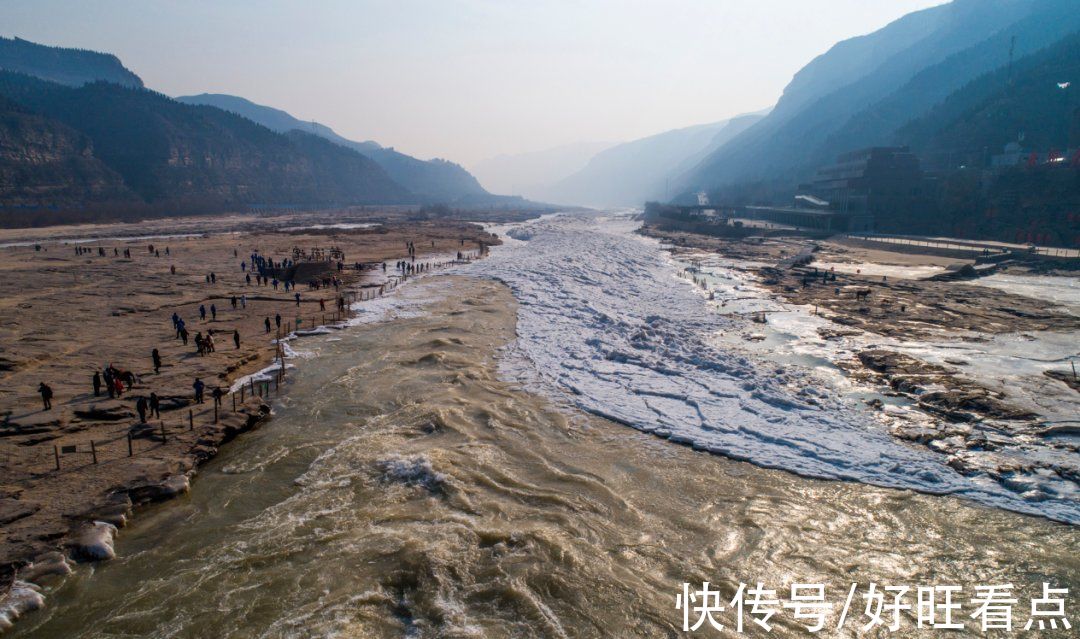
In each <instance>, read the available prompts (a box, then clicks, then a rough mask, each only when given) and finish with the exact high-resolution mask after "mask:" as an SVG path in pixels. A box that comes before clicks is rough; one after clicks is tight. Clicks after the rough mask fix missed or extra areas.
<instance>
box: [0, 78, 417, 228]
mask: <svg viewBox="0 0 1080 639" xmlns="http://www.w3.org/2000/svg"><path fill="white" fill-rule="evenodd" d="M0 98H2V100H3V101H2V102H0V114H2V115H3V118H4V123H5V124H4V126H3V128H2V129H0V148H3V149H4V151H3V162H4V167H5V168H4V170H3V172H2V173H0V210H2V211H3V212H4V215H5V216H6V219H5V223H10V222H11V220H10V219H7V218H12V217H13V216H15V213H13V211H19V210H24V209H27V208H29V209H37V210H41V211H50V210H54V211H55V210H60V209H71V208H73V209H81V210H91V209H95V208H109V207H113V208H114V209H116V208H117V207H119V208H120V209H123V208H124V207H134V208H133V209H132V210H136V209H137V210H141V211H144V212H145V211H150V212H154V211H166V210H168V211H169V212H171V213H172V214H179V213H203V212H213V211H224V210H240V209H245V208H248V207H252V206H256V207H263V206H269V207H282V206H300V207H325V206H347V205H354V204H396V203H406V202H409V201H411V200H412V199H413V198H414V196H413V194H412V193H410V192H409V191H408V190H407V189H406V188H404V187H402V186H401V185H400V184H398V183H397V182H395V181H394V180H392V179H391V178H390V177H389V176H388V175H387V174H386V172H385V171H384V170H383V169H382V168H381V167H380V166H379V165H378V164H377V163H376V162H375V161H373V160H371V159H370V158H368V157H365V156H364V155H361V154H360V153H357V152H356V151H353V150H350V149H347V148H345V147H342V146H340V145H337V144H334V143H332V142H330V141H328V140H325V139H323V138H320V137H317V136H314V135H311V134H307V133H302V132H299V131H291V132H289V133H287V134H281V133H277V132H274V131H271V130H270V129H267V128H266V127H263V126H261V125H258V124H255V123H254V122H251V121H250V120H247V119H245V118H243V117H240V116H238V115H235V114H232V113H227V112H225V111H222V110H220V109H216V108H212V107H205V106H191V105H186V104H181V103H179V102H176V101H174V100H172V99H170V98H168V97H166V96H164V95H161V94H159V93H154V92H152V91H147V90H145V89H139V88H128V87H123V86H120V85H116V84H112V83H107V82H95V83H91V84H87V85H84V86H81V87H75V88H73V87H68V86H63V85H59V84H56V83H52V82H47V81H43V80H41V79H38V78H33V77H30V76H26V75H22V74H16V73H9V72H0ZM114 205H115V206H114Z"/></svg>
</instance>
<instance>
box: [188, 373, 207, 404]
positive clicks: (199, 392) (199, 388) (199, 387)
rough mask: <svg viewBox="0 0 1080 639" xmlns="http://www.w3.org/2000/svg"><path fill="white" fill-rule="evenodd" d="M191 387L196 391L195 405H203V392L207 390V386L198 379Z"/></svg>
mask: <svg viewBox="0 0 1080 639" xmlns="http://www.w3.org/2000/svg"><path fill="white" fill-rule="evenodd" d="M191 387H192V388H194V389H195V403H196V404H201V403H203V390H204V389H205V388H206V384H203V381H202V380H201V379H199V378H198V377H196V378H195V383H194V384H192V385H191Z"/></svg>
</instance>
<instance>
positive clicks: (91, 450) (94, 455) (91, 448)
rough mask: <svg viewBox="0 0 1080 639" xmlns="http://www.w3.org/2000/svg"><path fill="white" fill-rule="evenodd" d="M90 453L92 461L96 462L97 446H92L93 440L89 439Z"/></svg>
mask: <svg viewBox="0 0 1080 639" xmlns="http://www.w3.org/2000/svg"><path fill="white" fill-rule="evenodd" d="M90 455H92V456H93V458H94V463H95V464H96V463H97V446H94V440H92V439H91V440H90Z"/></svg>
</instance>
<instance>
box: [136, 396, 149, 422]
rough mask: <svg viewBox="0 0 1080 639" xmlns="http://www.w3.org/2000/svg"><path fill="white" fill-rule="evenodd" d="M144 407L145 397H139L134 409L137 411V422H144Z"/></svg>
mask: <svg viewBox="0 0 1080 639" xmlns="http://www.w3.org/2000/svg"><path fill="white" fill-rule="evenodd" d="M146 409H147V404H146V398H145V397H140V398H139V401H137V402H135V411H136V412H138V413H139V423H140V424H145V423H146Z"/></svg>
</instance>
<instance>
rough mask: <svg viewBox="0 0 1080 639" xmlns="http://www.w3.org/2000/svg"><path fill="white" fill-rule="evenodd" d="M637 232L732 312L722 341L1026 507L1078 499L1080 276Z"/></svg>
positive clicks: (798, 242) (802, 244)
mask: <svg viewBox="0 0 1080 639" xmlns="http://www.w3.org/2000/svg"><path fill="white" fill-rule="evenodd" d="M643 233H644V234H646V235H652V236H654V237H657V238H658V239H660V240H661V241H662V242H664V243H665V245H666V246H667V247H668V250H669V251H670V253H671V254H672V256H673V257H674V259H675V260H676V262H677V263H678V264H679V265H680V267H679V268H680V269H682V270H683V276H684V277H685V278H686V279H688V280H692V281H693V283H694V284H695V285H696V286H697V287H698V289H699V292H700V294H701V295H702V296H704V297H706V299H707V300H708V301H707V306H708V307H709V309H710V311H709V312H711V313H717V314H719V315H722V316H725V317H727V318H729V320H730V321H731V322H732V323H733V326H731V327H730V328H729V329H728V330H725V331H724V332H723V334H722V335H719V336H718V338H717V340H718V341H719V342H720V343H722V344H723V345H724V347H725V348H728V349H733V350H735V351H738V352H746V353H747V354H748V355H751V356H754V357H759V358H761V357H764V358H765V359H767V360H771V361H776V362H780V363H784V364H791V363H794V364H797V365H801V366H807V367H812V368H814V369H816V370H818V371H819V372H821V373H822V374H823V375H824V382H825V383H824V384H823V385H822V388H823V389H825V392H827V393H828V394H830V395H834V396H845V397H848V398H849V399H851V400H853V401H856V402H858V403H861V404H864V405H865V408H868V409H869V411H870V412H869V415H867V416H866V417H865V419H868V420H870V421H874V422H878V423H880V424H882V425H884V426H885V427H886V428H887V429H888V432H890V433H891V434H892V435H893V436H894V437H896V438H897V439H899V440H902V441H905V442H909V443H910V444H911V445H914V446H925V447H926V448H927V449H929V450H931V451H934V452H935V453H936V454H938V455H940V459H941V461H942V462H943V463H946V464H948V466H949V467H951V468H953V469H955V470H956V471H957V472H958V473H960V474H962V475H963V476H965V477H970V478H972V479H973V480H975V481H986V480H990V481H992V482H995V483H998V484H1000V485H1001V486H1002V487H1004V488H1005V489H1006V490H1007V491H1008V492H1010V493H1013V494H1015V495H1017V496H1019V497H1020V498H1021V499H1023V500H1025V501H1028V502H1029V503H1030V509H1031V511H1032V512H1039V511H1040V506H1039V504H1040V503H1043V504H1045V503H1046V501H1047V500H1060V503H1062V504H1063V505H1064V504H1068V503H1070V502H1071V501H1073V500H1074V497H1073V495H1075V494H1076V493H1077V490H1078V488H1080V463H1078V462H1077V459H1078V458H1077V452H1078V450H1080V441H1078V440H1077V439H1076V437H1075V436H1074V435H1075V432H1076V430H1075V429H1076V426H1077V422H1076V415H1077V413H1078V411H1080V395H1078V394H1077V392H1076V388H1077V386H1076V385H1075V384H1070V383H1069V380H1072V379H1073V378H1074V373H1073V369H1072V367H1071V365H1070V364H1072V363H1073V362H1075V360H1076V359H1077V358H1078V357H1080V352H1078V351H1077V350H1076V339H1075V336H1076V335H1077V334H1078V333H1080V322H1078V316H1080V288H1078V286H1077V279H1076V278H1075V276H1072V275H1069V274H1068V273H1065V274H1061V275H1057V276H1047V275H1045V274H1035V273H1028V272H1025V271H1024V269H1023V268H1012V267H1010V269H1009V270H1008V271H1007V272H1006V273H1004V274H995V275H991V276H989V277H987V278H977V279H972V280H967V281H941V280H940V279H939V278H938V276H939V275H941V274H944V273H949V272H952V271H955V268H950V267H953V266H954V261H953V260H951V258H942V257H940V256H936V255H920V254H917V253H912V252H911V251H912V250H914V249H908V250H907V251H905V252H903V253H892V252H889V251H883V250H878V249H867V248H866V247H862V246H854V247H852V246H847V245H846V244H842V243H835V242H823V241H816V242H813V241H809V240H805V239H801V238H769V239H767V240H758V239H752V240H742V241H725V240H719V239H717V238H708V237H696V236H689V235H686V234H670V233H666V232H658V231H656V229H653V228H649V227H646V228H644V229H643ZM796 256H798V258H799V259H798V261H799V264H793V263H792V262H793V258H795V257H796ZM929 278H933V279H929ZM1025 511H1026V510H1025ZM1043 512H1046V511H1043Z"/></svg>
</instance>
